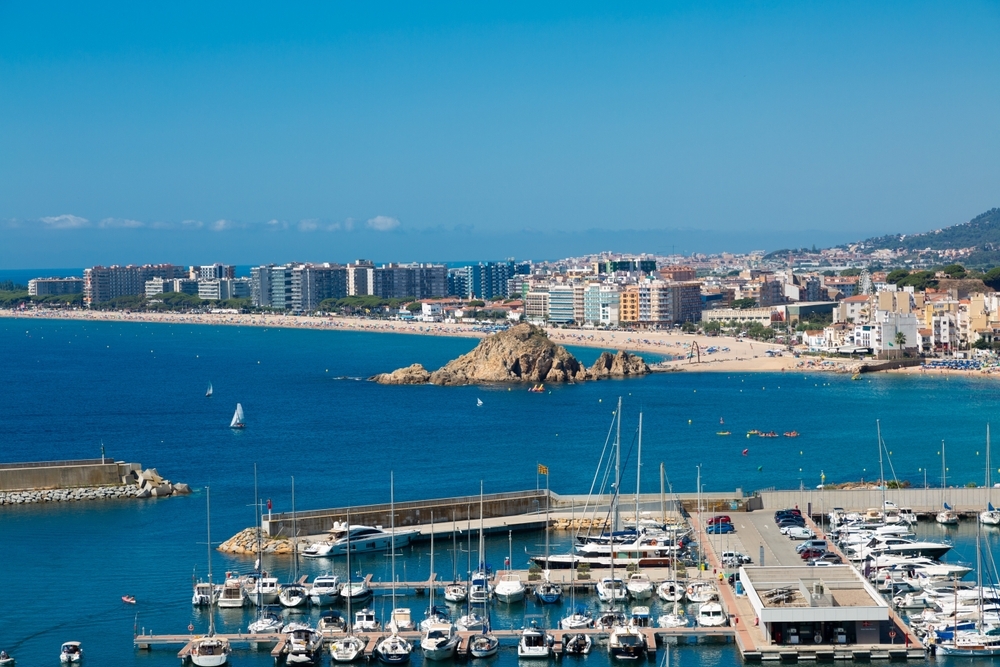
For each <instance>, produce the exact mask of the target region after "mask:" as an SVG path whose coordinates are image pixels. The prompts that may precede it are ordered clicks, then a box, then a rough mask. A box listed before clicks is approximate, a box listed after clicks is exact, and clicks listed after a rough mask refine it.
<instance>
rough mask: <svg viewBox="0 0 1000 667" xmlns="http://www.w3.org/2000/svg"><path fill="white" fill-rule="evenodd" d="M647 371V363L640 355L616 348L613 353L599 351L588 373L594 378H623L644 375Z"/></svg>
mask: <svg viewBox="0 0 1000 667" xmlns="http://www.w3.org/2000/svg"><path fill="white" fill-rule="evenodd" d="M649 372H650V370H649V365H648V364H647V363H646V362H645V361H643V360H642V357H638V356H636V355H634V354H632V353H630V352H626V351H625V350H618V353H617V354H614V355H612V354H611V353H610V352H601V356H599V357H598V358H597V361H595V362H594V365H593V366H591V367H590V375H591V376H592V377H593V378H594V379H600V378H623V377H627V376H629V375H646V374H647V373H649Z"/></svg>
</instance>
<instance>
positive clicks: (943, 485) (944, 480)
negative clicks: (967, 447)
mask: <svg viewBox="0 0 1000 667" xmlns="http://www.w3.org/2000/svg"><path fill="white" fill-rule="evenodd" d="M947 472H948V469H947V468H945V466H944V440H942V441H941V504H942V505H943V504H944V501H945V496H944V494H945V489H947V488H948V475H947Z"/></svg>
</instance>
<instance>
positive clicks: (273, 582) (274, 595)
mask: <svg viewBox="0 0 1000 667" xmlns="http://www.w3.org/2000/svg"><path fill="white" fill-rule="evenodd" d="M243 588H244V589H245V590H246V593H247V597H248V598H250V601H251V602H253V603H254V604H255V605H259V606H262V607H266V606H268V605H272V604H276V603H277V602H278V594H279V593H280V592H281V585H280V584H278V578H277V577H269V576H268V575H267V572H262V573H261V576H259V577H254V578H253V579H252V580H250V581H249V582H247V583H245V584H244V586H243Z"/></svg>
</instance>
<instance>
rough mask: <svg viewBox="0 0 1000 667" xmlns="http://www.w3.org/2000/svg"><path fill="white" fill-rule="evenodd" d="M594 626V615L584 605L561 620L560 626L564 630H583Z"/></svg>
mask: <svg viewBox="0 0 1000 667" xmlns="http://www.w3.org/2000/svg"><path fill="white" fill-rule="evenodd" d="M592 627H594V617H593V616H592V615H591V613H590V611H589V610H588V609H586V608H585V607H583V606H582V605H581V606H579V607H577V608H576V611H574V612H573V613H572V614H570V615H569V616H566V617H565V618H563V619H562V620H560V621H559V628H560V629H562V630H582V629H584V628H592Z"/></svg>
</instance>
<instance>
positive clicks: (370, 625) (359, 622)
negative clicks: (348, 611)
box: [354, 607, 382, 632]
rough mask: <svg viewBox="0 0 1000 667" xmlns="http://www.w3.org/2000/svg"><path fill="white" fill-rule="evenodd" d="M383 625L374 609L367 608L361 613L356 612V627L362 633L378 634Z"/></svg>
mask: <svg viewBox="0 0 1000 667" xmlns="http://www.w3.org/2000/svg"><path fill="white" fill-rule="evenodd" d="M381 625H382V624H381V623H379V620H378V618H376V616H375V610H373V609H369V608H368V607H365V608H364V609H362V610H361V611H357V612H354V627H355V628H357V629H358V630H360V631H361V632H378V630H379V628H380V627H381Z"/></svg>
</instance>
